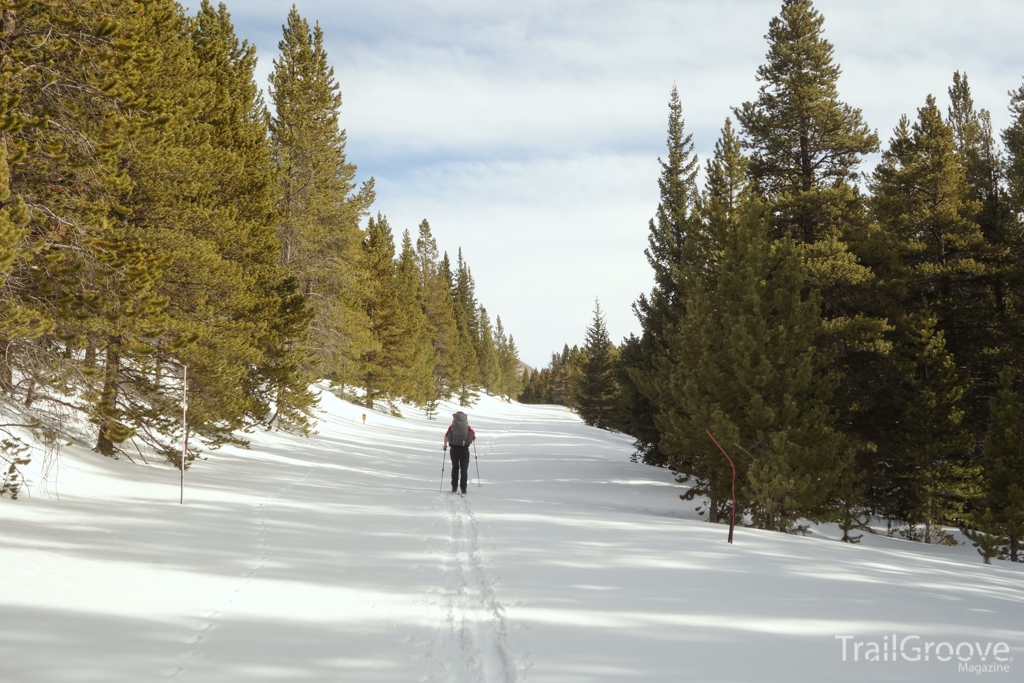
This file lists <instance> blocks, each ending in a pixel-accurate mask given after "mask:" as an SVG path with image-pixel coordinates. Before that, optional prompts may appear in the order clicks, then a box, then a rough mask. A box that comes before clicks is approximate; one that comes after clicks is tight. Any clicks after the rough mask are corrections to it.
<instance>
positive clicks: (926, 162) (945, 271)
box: [864, 97, 992, 515]
mask: <svg viewBox="0 0 1024 683" xmlns="http://www.w3.org/2000/svg"><path fill="white" fill-rule="evenodd" d="M871 187H872V191H873V197H872V214H873V216H874V217H875V219H876V220H877V221H878V229H877V230H876V231H875V232H874V236H873V241H874V243H875V244H874V246H873V251H874V254H873V255H872V257H871V262H872V266H873V268H874V271H875V272H876V273H877V276H878V281H877V284H876V286H875V288H874V294H873V297H874V302H873V304H872V306H873V308H874V310H875V311H877V312H878V313H879V314H881V315H884V316H885V317H886V318H887V319H888V320H890V321H891V322H892V325H893V327H894V329H893V331H892V332H891V333H890V335H889V339H890V340H891V342H892V344H893V349H894V351H893V353H892V354H891V357H890V358H889V360H888V361H886V362H884V363H878V364H876V366H875V368H876V372H875V380H874V385H873V386H872V387H871V391H870V394H871V396H870V401H871V402H872V403H873V404H874V406H875V407H874V409H873V410H872V413H871V414H872V420H871V431H870V432H868V436H869V438H870V439H871V441H873V442H874V443H875V444H877V446H878V450H877V453H876V454H874V455H872V456H871V457H870V458H866V459H865V462H864V465H865V469H866V470H867V471H868V472H869V475H870V476H869V477H868V480H869V482H870V484H869V486H868V489H867V493H868V496H869V499H870V501H871V503H872V504H873V505H874V506H875V507H877V508H880V509H882V510H886V511H887V512H888V513H889V514H894V515H905V514H909V513H908V512H907V510H908V509H911V508H915V507H919V504H918V503H915V502H913V497H914V496H915V495H917V494H916V493H915V492H914V491H912V490H910V489H908V488H907V486H906V482H903V483H901V481H900V478H899V476H898V472H900V471H901V466H900V465H899V463H903V461H902V458H901V454H902V453H903V450H904V448H906V443H905V441H904V439H906V438H911V439H918V438H920V437H918V436H913V437H911V436H910V431H909V430H913V428H914V424H913V423H912V422H908V421H907V420H906V419H904V418H903V417H901V415H902V413H903V411H904V410H905V406H903V405H901V404H900V401H901V399H900V398H899V394H898V392H895V391H893V387H895V386H898V385H900V384H905V383H906V382H911V383H912V384H913V383H914V382H915V381H916V380H914V379H912V378H913V377H914V376H916V372H917V371H916V370H914V368H916V367H917V366H918V364H919V360H918V359H917V355H916V354H918V353H919V351H913V352H911V351H910V350H911V349H919V348H920V344H921V343H923V342H922V341H921V339H922V334H924V335H926V336H928V337H929V338H930V337H931V336H932V335H933V334H934V333H935V332H938V333H941V345H942V349H943V352H942V353H947V352H948V353H950V354H951V357H952V358H956V359H957V362H958V363H961V362H962V363H964V364H968V363H970V364H973V361H972V359H980V358H981V357H983V356H984V352H983V350H982V349H983V345H982V346H979V343H978V342H979V341H980V340H979V339H977V338H975V339H971V337H972V336H974V335H972V334H971V333H970V332H969V330H970V329H971V328H972V327H975V323H974V322H973V320H972V318H973V316H974V312H973V311H972V310H971V308H972V307H971V306H964V305H963V304H964V303H965V302H970V301H972V300H973V302H974V306H975V307H977V308H979V309H980V310H985V309H986V308H988V306H987V304H986V302H987V301H989V298H988V295H987V294H986V293H985V290H986V289H988V284H987V283H986V280H987V279H988V277H987V276H988V275H989V274H991V268H990V267H989V266H986V265H985V264H984V261H985V260H986V259H987V258H988V256H990V255H991V254H992V249H991V246H990V245H989V244H988V243H987V242H986V240H985V237H984V234H983V233H982V231H981V228H980V226H979V225H978V223H977V222H976V221H975V216H976V215H977V213H978V210H979V207H980V203H979V202H978V201H977V200H972V199H971V197H970V186H969V185H968V183H967V180H966V171H965V168H964V166H963V164H962V163H961V162H960V161H959V160H958V158H957V152H956V138H955V135H954V130H953V129H952V128H951V127H950V126H949V125H948V124H946V122H945V121H943V119H942V115H941V113H940V111H939V110H938V107H937V106H936V103H935V100H934V98H932V97H929V98H928V99H927V101H926V103H925V106H924V107H922V108H921V109H920V110H919V111H918V119H917V121H915V122H914V123H913V124H911V123H910V121H909V119H907V118H906V117H904V118H903V119H902V120H901V121H900V124H899V125H898V126H897V128H896V130H895V132H894V135H893V138H892V140H891V142H890V145H889V149H888V150H886V151H885V152H884V153H883V156H882V162H881V164H879V166H878V167H877V168H876V169H875V172H874V174H873V177H872V186H871ZM989 310H991V309H989ZM922 320H933V322H931V323H928V324H927V325H926V328H927V329H928V330H932V329H933V328H934V332H932V331H927V332H926V331H924V328H922V325H924V324H925V323H923V322H922ZM934 343H938V342H937V341H936V342H934ZM947 347H948V349H947ZM907 353H910V356H907V355H906V354H907ZM936 353H937V352H936ZM961 357H963V358H964V360H963V361H961V360H960V359H961ZM908 373H909V374H908ZM971 374H972V375H974V376H978V377H983V376H984V372H981V371H980V369H979V370H975V371H972V372H971ZM961 391H962V392H968V387H967V385H964V386H963V387H961ZM969 396H970V394H969V393H966V394H963V395H961V396H960V398H958V406H959V407H958V409H960V410H962V409H965V408H966V407H968V406H969V403H967V399H968V398H969ZM905 401H906V402H908V404H909V405H913V404H915V403H917V401H918V399H917V398H916V397H915V396H913V395H911V396H909V397H906V398H905ZM919 446H920V447H922V448H923V447H924V445H923V444H920V445H919ZM964 448H965V449H966V451H967V452H965V453H964V457H966V458H968V461H969V460H970V458H971V453H970V452H969V451H972V450H973V449H972V448H969V447H968V446H966V445H965V446H964ZM904 464H906V463H904ZM964 464H967V463H966V462H965V463H964Z"/></svg>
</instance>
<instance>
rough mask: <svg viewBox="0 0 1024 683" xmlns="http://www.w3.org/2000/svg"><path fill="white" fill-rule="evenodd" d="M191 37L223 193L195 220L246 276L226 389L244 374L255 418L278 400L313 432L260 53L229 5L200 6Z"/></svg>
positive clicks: (287, 419) (299, 309)
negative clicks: (238, 27)
mask: <svg viewBox="0 0 1024 683" xmlns="http://www.w3.org/2000/svg"><path fill="white" fill-rule="evenodd" d="M191 32H192V40H193V44H194V49H195V53H196V57H197V59H198V61H199V64H200V65H201V67H202V68H203V71H204V75H205V77H206V78H207V79H209V81H210V84H211V87H210V88H209V89H208V90H207V97H206V98H205V99H206V110H205V111H204V112H203V114H202V118H201V120H202V121H203V122H204V123H205V124H206V128H205V130H204V133H206V134H208V135H209V136H210V138H209V140H210V142H209V149H204V150H201V152H200V153H201V154H203V155H204V156H205V157H206V158H207V159H209V160H210V161H211V162H212V163H211V165H212V166H213V168H211V170H210V172H209V175H208V178H209V179H210V180H215V181H216V184H215V188H216V190H215V191H214V192H209V194H208V197H209V199H207V200H206V202H205V206H204V207H203V210H199V211H195V212H194V214H193V215H192V216H190V218H191V219H192V222H193V223H194V224H196V225H199V226H203V227H202V228H201V234H202V235H203V236H205V237H207V239H213V240H215V242H216V245H217V251H218V253H219V254H220V256H221V258H222V259H224V260H226V261H228V262H230V263H232V264H236V265H237V267H238V270H239V271H240V272H238V271H236V272H235V273H234V275H235V278H236V292H237V293H236V294H235V295H234V296H233V297H231V298H230V299H227V298H226V299H225V300H222V301H221V303H226V302H227V301H229V300H230V301H235V302H238V303H239V304H240V306H238V307H237V308H235V309H234V310H230V311H223V310H221V311H218V312H217V313H216V314H215V315H218V316H220V317H222V318H224V317H227V316H230V317H231V318H233V319H234V323H233V326H232V327H233V329H232V330H231V335H232V336H234V337H236V338H237V339H238V340H239V341H244V342H246V346H247V348H246V349H245V351H244V352H243V353H241V354H237V355H236V354H230V355H229V354H227V353H225V352H224V351H225V350H226V349H225V348H224V346H223V345H222V346H221V348H220V349H210V351H211V355H213V356H218V357H221V358H231V359H232V360H233V361H234V362H235V363H237V365H236V366H235V368H233V369H232V370H231V371H230V372H226V373H224V375H223V378H222V379H223V387H224V389H225V390H227V391H230V390H231V388H232V387H235V390H236V391H237V386H238V376H239V374H241V372H244V373H245V378H244V379H243V380H242V382H241V384H242V386H244V387H245V394H246V396H247V397H248V399H249V402H250V404H249V405H248V406H247V408H246V410H247V412H248V413H249V414H250V416H251V419H253V420H256V421H261V420H263V419H265V418H266V416H267V415H268V413H269V407H270V405H271V403H273V405H274V408H275V412H276V415H277V417H278V419H279V420H281V421H283V422H284V423H285V424H289V425H295V426H299V427H303V428H304V427H306V426H308V411H309V408H310V407H311V406H312V404H313V403H314V397H313V396H312V394H311V393H310V391H309V388H308V387H309V384H310V382H311V377H310V376H309V375H308V374H306V373H304V372H302V371H301V366H302V364H303V361H304V359H305V357H304V355H303V353H302V351H301V347H302V344H301V341H302V340H303V338H304V335H305V332H306V328H307V325H308V316H309V312H308V310H307V308H306V305H305V302H304V301H303V299H302V295H301V294H300V293H299V292H298V288H297V283H296V281H295V280H294V278H292V277H290V276H289V274H288V271H287V269H286V268H284V267H283V266H282V265H280V263H279V258H280V253H281V243H280V241H279V240H278V237H277V225H276V221H277V216H276V206H275V204H276V200H277V177H276V168H275V166H274V162H273V159H272V157H271V150H270V146H269V144H268V129H267V118H268V117H267V112H266V108H265V107H264V105H263V101H262V97H261V95H260V92H259V88H258V87H257V85H256V82H255V78H254V71H255V68H256V50H255V47H254V46H253V45H250V44H249V43H248V42H247V41H239V39H238V38H237V36H236V35H235V32H234V27H233V26H232V24H231V18H230V15H229V14H228V12H227V9H226V8H225V7H224V5H220V6H219V7H217V8H216V9H215V8H214V7H213V5H212V3H210V2H209V0H203V2H202V3H201V5H200V8H199V12H198V14H197V15H196V17H195V19H194V20H193V22H192V25H191ZM209 189H210V188H209V184H207V191H208V190H209ZM193 205H194V206H196V208H197V209H198V208H199V207H200V206H203V205H202V203H200V202H194V203H193ZM209 336H210V335H209V334H206V333H204V335H203V337H204V338H208V337H209ZM192 365H193V369H194V363H193V364H192ZM240 370H241V372H240Z"/></svg>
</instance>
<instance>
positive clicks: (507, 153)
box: [227, 0, 1024, 366]
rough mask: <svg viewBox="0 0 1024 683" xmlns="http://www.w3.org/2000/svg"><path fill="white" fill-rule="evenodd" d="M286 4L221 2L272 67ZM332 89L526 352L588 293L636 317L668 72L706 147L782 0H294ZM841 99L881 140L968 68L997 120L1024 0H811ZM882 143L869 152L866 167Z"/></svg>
mask: <svg viewBox="0 0 1024 683" xmlns="http://www.w3.org/2000/svg"><path fill="white" fill-rule="evenodd" d="M291 4H292V3H291V2H278V1H275V0H245V1H243V0H227V5H228V9H229V11H230V12H231V13H232V17H233V19H234V21H235V25H236V29H237V31H238V33H239V35H240V36H241V37H243V38H246V39H248V40H249V41H250V42H253V43H255V44H256V45H257V47H258V50H259V55H260V65H259V73H258V77H259V79H260V83H261V85H265V83H266V76H267V74H268V73H269V72H270V69H271V68H272V67H271V60H272V59H273V58H274V56H275V55H276V52H277V41H278V40H279V39H280V34H281V24H282V23H283V22H284V19H285V17H286V15H287V12H288V10H289V8H290V7H291ZM296 4H297V6H298V8H299V11H300V13H301V14H302V15H303V16H305V17H306V18H307V19H309V20H310V21H311V22H312V21H319V22H320V24H321V26H322V27H323V30H324V33H325V41H326V45H327V50H328V54H329V57H330V61H331V64H332V65H333V66H334V68H335V73H336V78H337V80H338V82H339V84H340V86H341V90H342V95H343V98H344V104H343V107H342V112H341V114H342V125H343V126H344V127H345V128H346V130H347V132H348V155H349V160H350V161H352V162H354V163H355V164H357V165H358V167H359V176H360V178H361V179H365V178H368V177H370V176H373V177H374V178H375V180H376V183H377V203H376V205H375V207H374V210H375V211H380V212H382V213H384V214H385V215H386V216H387V217H388V219H389V221H390V223H391V225H392V227H393V228H394V229H395V230H396V232H397V233H399V234H400V233H401V231H402V230H404V229H408V230H410V231H411V232H412V233H413V234H415V231H416V226H417V225H418V224H419V222H420V220H421V219H423V218H427V219H428V220H429V221H430V224H431V226H432V228H433V231H434V234H435V236H436V237H437V239H438V244H439V247H440V248H441V249H442V250H447V251H449V252H450V253H451V254H452V255H454V253H455V251H456V250H457V248H458V247H460V246H461V247H462V250H463V253H464V255H465V257H466V259H467V261H468V262H469V264H470V267H471V268H472V269H473V274H474V276H475V278H476V282H477V294H478V297H479V298H480V300H481V301H482V302H483V304H484V305H485V306H487V308H488V312H489V313H490V315H491V317H492V319H493V317H494V316H495V314H497V315H500V316H501V318H502V321H503V322H504V324H505V327H506V329H507V330H508V331H510V332H511V333H512V334H513V335H514V336H515V339H516V342H517V344H518V346H519V349H520V356H521V357H522V359H523V360H524V361H526V362H527V363H529V364H531V365H534V366H543V365H545V364H546V363H547V362H548V360H549V357H550V353H551V351H554V350H556V349H560V348H561V346H562V344H563V343H566V342H568V343H569V344H570V345H571V344H574V343H580V344H581V343H582V342H583V336H584V331H585V328H586V326H587V324H588V323H589V321H590V319H591V314H592V311H593V306H594V299H595V297H596V298H600V301H601V305H602V308H603V309H604V310H605V313H606V315H607V320H608V327H609V330H610V333H611V335H612V338H613V340H616V341H618V340H619V339H621V338H622V337H623V336H626V335H627V334H629V333H630V332H637V331H638V330H639V327H638V325H637V322H636V320H635V318H634V317H633V314H632V311H631V310H630V305H631V303H632V302H633V301H634V300H635V299H636V298H637V296H639V294H640V293H641V292H644V291H646V290H648V289H649V288H650V286H651V275H650V269H649V267H648V265H647V263H646V260H645V258H644V255H643V249H644V247H645V246H646V239H647V222H648V220H649V219H650V217H651V216H652V215H653V214H654V211H655V208H656V206H657V202H658V193H657V185H656V181H657V177H658V171H659V168H658V164H657V157H658V155H659V154H661V153H662V150H663V147H664V139H665V126H666V116H667V109H666V102H667V99H668V94H669V91H670V89H671V88H672V85H673V83H675V84H676V85H677V86H678V88H679V91H680V97H681V99H682V103H683V107H684V112H683V113H684V116H685V117H686V123H687V129H688V131H689V132H691V133H693V137H694V142H695V145H696V151H697V154H698V155H699V156H700V158H701V159H702V164H703V160H705V159H707V158H708V156H709V154H710V152H711V150H712V149H713V147H714V144H715V140H716V139H717V137H718V132H719V130H720V129H721V126H722V123H723V122H724V120H725V117H726V116H728V115H729V114H730V107H731V106H735V105H739V104H741V103H742V102H744V101H747V100H750V99H752V98H753V97H754V96H755V95H756V89H757V84H756V81H755V79H754V74H755V70H756V69H757V67H758V65H760V64H761V63H762V62H763V61H764V55H765V52H766V49H767V45H766V43H765V41H764V34H765V33H766V32H767V28H768V22H769V20H770V19H771V18H772V17H773V16H774V15H776V14H777V13H778V11H779V7H780V5H781V2H780V0H764V1H762V0H733V1H731V2H729V1H725V2H710V1H701V2H696V1H686V0H678V1H658V0H650V1H639V2H636V1H621V0H620V1H617V2H612V1H600V0H592V1H588V0H548V1H546V2H545V1H536V2H535V1H532V0H531V1H522V2H517V1H515V0H507V1H505V2H470V1H468V0H467V1H458V0H454V1H447V2H442V1H435V2H421V1H417V0H404V1H395V2H389V1H378V2H369V3H368V2H366V1H365V0H363V1H362V2H354V1H350V0H330V1H328V0H300V1H299V2H297V3H296ZM816 6H817V8H818V9H819V10H820V11H821V12H822V13H823V14H824V15H825V35H826V37H827V38H828V39H829V40H830V41H832V43H833V44H834V45H835V58H836V61H837V62H839V63H840V64H841V65H842V67H843V76H842V77H841V79H840V82H839V87H840V94H841V97H842V98H843V99H844V100H845V101H847V102H849V103H850V104H851V105H853V106H855V107H859V108H861V109H862V110H863V112H864V117H865V120H866V121H867V122H868V124H869V125H870V126H871V127H873V128H875V129H877V130H878V133H879V135H880V137H881V138H882V140H883V141H887V140H888V138H889V135H890V133H891V131H892V129H893V127H894V126H895V125H896V123H897V121H898V120H899V117H900V115H902V114H908V115H911V116H913V115H914V112H915V110H916V108H917V107H919V106H921V105H922V104H923V103H924V99H925V97H926V96H927V95H928V94H929V93H933V94H935V95H936V96H937V97H939V99H940V104H941V105H942V106H943V107H944V106H945V92H946V89H947V88H948V86H949V83H950V82H951V80H952V74H953V71H955V70H960V71H962V72H963V71H965V72H967V74H968V76H969V79H970V84H971V87H972V89H973V92H974V97H975V101H976V102H977V104H978V106H979V107H983V108H986V109H989V110H991V112H992V116H993V122H994V123H995V125H996V127H997V128H1000V129H1001V128H1002V127H1004V126H1005V125H1006V124H1007V123H1008V121H1009V115H1008V113H1007V110H1006V106H1007V103H1008V97H1007V95H1006V92H1007V91H1008V90H1010V89H1016V88H1017V87H1019V86H1020V85H1021V82H1022V76H1024V41H1022V40H1021V33H1020V27H1021V26H1024V3H1020V2H1012V1H997V0H974V1H973V2H969V3H968V2H963V1H962V0H961V1H958V2H951V1H945V0H901V1H899V2H893V1H892V0H858V2H849V1H844V0H820V1H819V2H817V3H816ZM872 162H873V160H868V162H867V163H865V164H864V166H863V167H862V170H865V171H870V168H871V165H872Z"/></svg>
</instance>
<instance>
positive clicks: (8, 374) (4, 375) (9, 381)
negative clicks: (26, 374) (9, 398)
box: [0, 339, 14, 395]
mask: <svg viewBox="0 0 1024 683" xmlns="http://www.w3.org/2000/svg"><path fill="white" fill-rule="evenodd" d="M9 348H10V347H9V345H8V341H7V340H6V339H0V391H3V392H4V393H5V394H8V395H10V394H13V393H14V371H13V370H12V368H11V362H10V360H8V358H7V354H8V353H9Z"/></svg>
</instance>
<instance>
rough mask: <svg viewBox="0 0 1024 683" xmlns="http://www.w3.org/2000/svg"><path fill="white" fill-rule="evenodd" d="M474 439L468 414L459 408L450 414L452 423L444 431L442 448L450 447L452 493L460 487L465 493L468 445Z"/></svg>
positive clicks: (463, 493) (464, 493)
mask: <svg viewBox="0 0 1024 683" xmlns="http://www.w3.org/2000/svg"><path fill="white" fill-rule="evenodd" d="M474 441H476V433H475V432H474V431H473V428H472V427H470V426H469V416H468V415H466V414H465V413H464V412H462V411H461V410H460V411H459V412H457V413H455V414H454V415H452V423H451V425H450V426H449V427H448V431H447V432H445V433H444V450H445V451H447V450H448V446H449V445H451V447H452V493H455V492H456V491H457V490H459V488H460V486H461V488H462V495H466V478H467V474H468V472H469V445H470V444H471V443H473V442H474Z"/></svg>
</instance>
